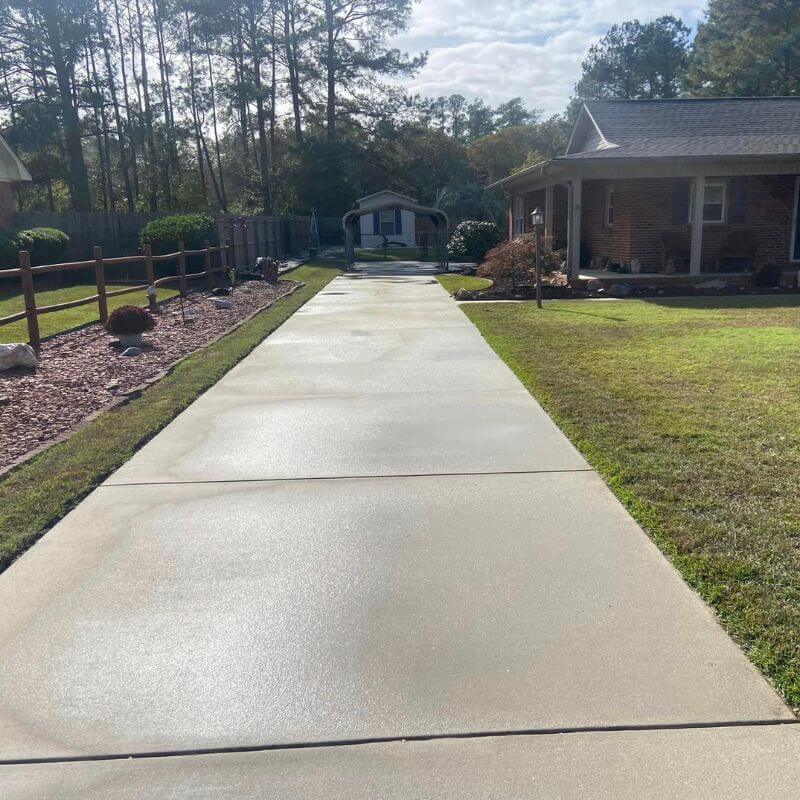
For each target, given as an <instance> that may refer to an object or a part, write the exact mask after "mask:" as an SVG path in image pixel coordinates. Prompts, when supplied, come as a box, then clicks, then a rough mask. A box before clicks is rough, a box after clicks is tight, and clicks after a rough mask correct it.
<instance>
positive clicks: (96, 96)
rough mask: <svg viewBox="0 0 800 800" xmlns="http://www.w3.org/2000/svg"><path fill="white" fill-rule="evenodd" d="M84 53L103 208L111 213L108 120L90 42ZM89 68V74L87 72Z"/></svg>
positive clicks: (112, 183) (111, 185)
mask: <svg viewBox="0 0 800 800" xmlns="http://www.w3.org/2000/svg"><path fill="white" fill-rule="evenodd" d="M86 52H87V54H88V61H87V65H86V67H87V69H86V77H87V79H89V81H90V89H91V92H92V105H93V106H94V114H95V125H96V126H97V128H98V131H99V134H100V136H101V137H102V143H103V146H102V147H99V146H98V153H99V154H100V174H101V176H103V177H104V182H103V193H104V195H107V197H108V203H106V199H105V197H104V198H103V207H104V208H105V209H106V211H113V210H114V207H115V206H116V202H117V201H116V196H115V192H114V180H113V174H112V169H111V142H110V141H109V138H108V120H107V119H106V109H105V98H104V97H103V91H102V88H101V86H100V79H99V78H98V76H97V65H96V63H95V60H94V48H93V47H92V45H91V40H90V42H89V46H87V48H86ZM90 67H91V72H89V68H90ZM98 144H99V143H98ZM106 206H107V207H106Z"/></svg>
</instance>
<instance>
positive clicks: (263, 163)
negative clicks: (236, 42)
mask: <svg viewBox="0 0 800 800" xmlns="http://www.w3.org/2000/svg"><path fill="white" fill-rule="evenodd" d="M250 54H251V58H252V62H253V83H254V85H255V90H256V122H257V124H258V155H259V174H260V176H261V182H260V183H261V186H260V188H261V202H262V206H263V210H264V213H265V214H271V213H272V198H271V197H270V191H269V150H268V147H267V125H266V115H265V114H264V92H263V89H262V85H261V47H260V45H259V42H258V29H257V26H256V20H255V16H254V10H253V6H252V5H251V6H250Z"/></svg>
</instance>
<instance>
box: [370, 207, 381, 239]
mask: <svg viewBox="0 0 800 800" xmlns="http://www.w3.org/2000/svg"><path fill="white" fill-rule="evenodd" d="M372 232H373V233H374V234H375V235H376V236H377V235H378V234H379V233H380V232H381V215H380V212H379V211H375V212H374V213H373V214H372Z"/></svg>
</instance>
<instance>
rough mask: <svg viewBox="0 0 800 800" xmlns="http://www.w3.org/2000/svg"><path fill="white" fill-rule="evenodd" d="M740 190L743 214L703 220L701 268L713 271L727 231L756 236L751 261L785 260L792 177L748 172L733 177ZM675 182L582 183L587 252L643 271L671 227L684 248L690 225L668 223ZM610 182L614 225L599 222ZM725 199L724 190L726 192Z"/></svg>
mask: <svg viewBox="0 0 800 800" xmlns="http://www.w3.org/2000/svg"><path fill="white" fill-rule="evenodd" d="M738 180H740V181H741V182H742V186H743V188H744V197H745V200H744V218H743V221H742V222H737V223H730V222H725V223H706V224H705V225H704V226H703V248H702V259H701V270H702V271H703V272H713V271H715V270H716V268H717V262H718V258H719V256H720V254H721V252H722V250H723V248H724V245H725V242H726V239H727V237H728V235H729V234H730V233H731V232H732V231H736V230H755V231H757V235H758V252H757V255H756V261H757V262H762V263H768V262H774V263H776V264H778V265H781V266H788V264H789V247H790V239H791V232H792V219H793V213H794V185H795V176H793V175H754V176H746V177H742V178H740V179H738ZM676 183H683V184H685V185H688V184H689V183H690V181H689V180H687V179H677V178H676V179H667V178H664V179H638V180H616V181H613V182H612V181H586V182H585V183H584V187H583V215H582V216H583V219H582V228H581V236H582V239H583V240H584V242H585V243H586V247H587V249H588V253H589V255H590V256H591V255H602V256H606V257H608V258H610V259H611V260H612V261H615V262H619V263H627V262H630V260H631V259H632V258H638V259H640V261H641V262H642V268H643V269H644V270H646V271H658V270H660V269H661V263H662V259H661V234H662V233H663V232H665V231H675V232H677V233H679V234H680V235H681V236H682V239H683V242H684V244H685V246H686V248H687V250H688V248H689V247H690V244H691V226H690V225H689V224H688V222H687V223H685V224H678V225H676V224H673V219H672V198H673V186H674V185H675V184H676ZM612 184H613V186H614V191H615V193H614V226H613V228H608V227H607V226H606V225H605V224H604V223H605V220H604V213H605V198H606V191H607V189H608V187H609V186H610V185H612ZM728 201H730V192H728Z"/></svg>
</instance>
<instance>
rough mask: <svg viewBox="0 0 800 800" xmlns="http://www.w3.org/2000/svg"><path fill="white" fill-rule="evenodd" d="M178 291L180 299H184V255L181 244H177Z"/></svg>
mask: <svg viewBox="0 0 800 800" xmlns="http://www.w3.org/2000/svg"><path fill="white" fill-rule="evenodd" d="M178 290H179V291H180V294H181V297H186V294H187V292H186V253H185V252H184V246H183V242H178Z"/></svg>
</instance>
